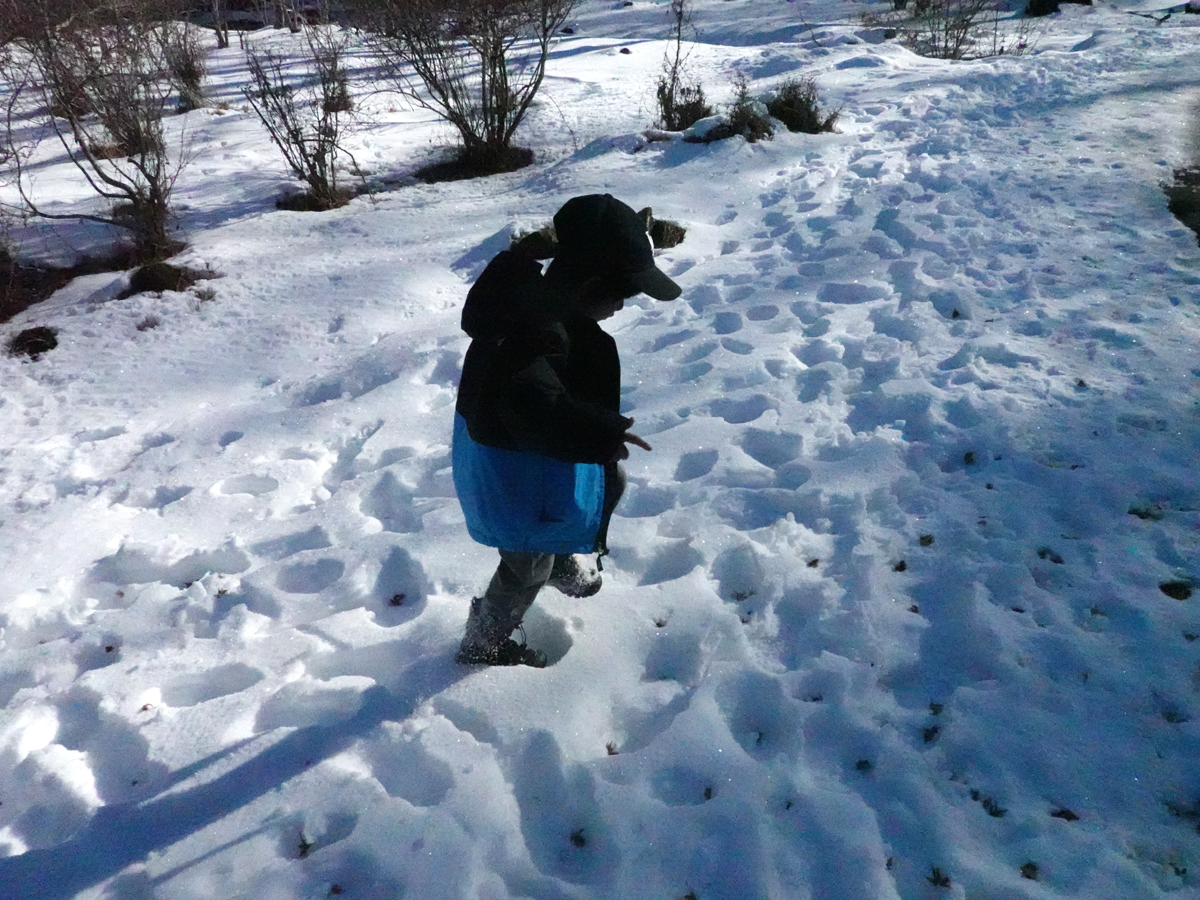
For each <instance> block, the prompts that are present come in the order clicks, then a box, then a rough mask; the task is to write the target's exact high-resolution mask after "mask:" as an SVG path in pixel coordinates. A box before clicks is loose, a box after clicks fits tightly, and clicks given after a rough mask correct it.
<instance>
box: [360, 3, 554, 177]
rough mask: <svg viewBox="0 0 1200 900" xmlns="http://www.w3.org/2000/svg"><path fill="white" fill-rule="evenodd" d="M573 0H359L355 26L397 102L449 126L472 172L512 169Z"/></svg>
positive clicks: (462, 156)
mask: <svg viewBox="0 0 1200 900" xmlns="http://www.w3.org/2000/svg"><path fill="white" fill-rule="evenodd" d="M573 5H574V0H359V2H358V3H356V4H355V9H354V17H355V21H356V22H357V23H358V24H359V25H360V26H361V27H362V28H363V29H364V31H365V32H366V34H367V36H368V41H369V42H370V44H371V45H372V47H373V48H374V50H375V51H376V53H377V55H378V57H379V59H380V61H381V63H382V65H383V70H384V72H385V73H386V74H387V76H388V77H389V79H390V81H391V83H392V84H393V86H394V87H395V89H396V90H397V91H398V92H399V93H400V94H402V95H403V96H404V97H406V98H407V99H409V100H410V101H412V102H413V103H415V104H417V105H418V106H421V107H424V108H425V109H428V110H431V111H432V112H434V113H436V114H437V115H438V116H440V117H442V118H443V119H445V120H446V121H447V122H449V123H450V124H451V125H452V126H453V127H454V128H455V130H456V131H457V132H458V134H459V137H460V139H461V141H462V150H461V159H462V161H463V162H464V163H466V164H468V165H470V166H474V167H476V168H477V169H478V171H479V172H480V173H483V172H487V171H498V170H503V169H505V168H511V167H512V160H513V158H514V152H513V151H514V150H515V148H512V146H511V144H512V140H513V136H514V134H515V133H516V130H517V128H518V126H520V124H521V122H522V120H523V119H524V118H525V115H526V113H528V111H529V107H530V104H531V103H532V102H533V98H534V96H535V95H536V94H537V91H538V89H539V88H540V87H541V84H542V79H543V77H544V76H545V72H546V59H547V57H548V56H549V53H550V44H551V41H552V39H553V38H554V35H555V34H556V33H557V32H558V31H559V29H560V28H562V26H563V24H564V23H565V22H566V19H567V16H568V15H570V12H571V9H572V7H573Z"/></svg>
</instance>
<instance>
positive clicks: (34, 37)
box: [0, 0, 185, 257]
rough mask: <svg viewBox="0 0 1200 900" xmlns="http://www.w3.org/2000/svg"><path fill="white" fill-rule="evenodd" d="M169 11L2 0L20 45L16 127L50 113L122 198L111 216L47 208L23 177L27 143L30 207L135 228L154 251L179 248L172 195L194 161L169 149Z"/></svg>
mask: <svg viewBox="0 0 1200 900" xmlns="http://www.w3.org/2000/svg"><path fill="white" fill-rule="evenodd" d="M165 9H168V7H166V6H164V5H163V3H158V2H152V0H144V2H143V0H110V3H108V4H96V3H89V2H86V0H0V22H3V23H5V24H4V25H2V26H0V29H2V30H4V31H6V32H8V33H11V34H12V35H13V44H14V45H15V46H16V47H17V48H18V52H15V53H14V54H13V55H12V56H11V57H10V64H9V65H8V66H7V71H6V73H5V74H6V76H7V78H8V81H9V83H10V84H11V85H12V86H13V89H12V91H11V93H10V95H9V98H8V99H9V102H8V106H7V110H6V111H7V114H8V115H7V120H6V123H7V133H8V134H9V135H12V134H13V133H14V131H13V125H14V121H15V119H16V118H19V117H22V116H32V117H35V118H36V115H37V112H38V110H41V111H42V115H43V118H44V120H45V121H44V123H43V124H44V125H46V126H47V127H48V130H49V131H50V133H52V134H53V135H54V136H55V137H56V138H57V139H58V140H59V141H60V142H61V143H62V145H63V147H64V148H65V149H66V151H67V153H68V155H69V156H70V159H71V161H72V162H73V163H74V164H75V166H76V167H77V168H78V170H79V171H80V173H81V174H82V175H83V176H84V178H85V179H86V180H87V182H88V183H89V184H90V186H91V187H92V188H93V190H95V192H96V193H97V194H99V195H100V196H101V197H103V198H105V199H107V200H109V201H111V202H112V203H113V204H114V210H113V212H112V213H111V214H109V215H100V214H95V215H92V214H75V213H70V214H54V213H49V212H47V211H45V210H44V209H42V208H41V207H40V206H39V205H38V204H37V202H36V200H35V199H34V198H33V197H32V195H31V193H30V190H29V184H28V180H27V179H26V178H25V177H23V176H24V175H25V174H26V173H25V172H24V171H23V168H24V163H25V160H26V158H27V155H28V152H29V151H30V150H31V148H28V147H27V148H25V152H18V153H16V154H14V157H13V159H14V161H15V168H16V173H15V174H16V181H17V184H18V187H19V188H20V191H21V197H22V200H23V203H24V206H25V208H26V209H27V211H29V212H31V213H32V214H34V215H36V216H41V217H44V218H51V219H63V218H70V219H79V218H82V219H91V220H94V221H99V222H105V223H107V224H111V225H116V226H119V227H122V228H126V229H128V230H129V231H131V232H132V233H133V234H134V236H135V239H136V241H137V244H138V247H139V248H140V251H141V253H142V254H143V255H145V256H147V257H161V256H164V255H168V254H169V253H171V252H173V251H174V250H175V249H176V248H177V246H178V245H177V244H175V243H173V242H172V241H171V240H170V238H169V236H168V226H169V220H170V195H171V190H172V188H173V186H174V183H175V179H176V178H177V177H178V174H179V171H180V169H181V168H182V166H183V164H184V162H185V154H184V153H183V152H182V148H180V151H179V152H177V153H175V154H172V153H170V152H169V151H168V147H167V143H166V138H165V136H164V133H163V126H162V117H163V114H164V113H165V111H166V110H167V108H168V107H169V105H170V95H171V84H170V72H169V69H168V66H167V64H166V62H165V60H164V56H163V53H162V45H161V42H160V40H159V33H160V30H161V24H162V21H163V14H164V10H165ZM14 23H15V24H14ZM117 207H120V209H121V211H120V212H118V210H117Z"/></svg>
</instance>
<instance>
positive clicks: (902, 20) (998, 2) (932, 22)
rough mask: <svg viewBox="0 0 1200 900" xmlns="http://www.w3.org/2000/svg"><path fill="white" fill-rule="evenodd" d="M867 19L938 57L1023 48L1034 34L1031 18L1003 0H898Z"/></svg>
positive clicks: (993, 53) (1020, 50)
mask: <svg viewBox="0 0 1200 900" xmlns="http://www.w3.org/2000/svg"><path fill="white" fill-rule="evenodd" d="M868 18H869V19H870V21H871V23H872V24H881V25H886V26H887V27H889V28H894V29H896V30H897V32H898V33H899V35H900V40H901V42H902V43H903V44H904V45H905V46H907V47H908V48H909V49H911V50H912V51H913V52H914V53H919V54H921V55H922V56H929V57H933V58H936V59H976V58H980V57H989V56H1003V55H1006V54H1010V55H1016V54H1021V53H1026V52H1028V51H1029V50H1030V49H1031V48H1032V46H1033V44H1034V43H1035V40H1036V37H1037V33H1038V28H1037V26H1036V25H1035V24H1034V20H1032V19H1029V18H1026V17H1024V16H1016V17H1013V16H1010V15H1009V14H1008V13H1007V11H1006V4H1005V0H916V2H914V3H912V4H909V3H908V2H899V0H897V2H896V4H895V11H894V12H890V13H885V14H882V15H874V16H870V17H868Z"/></svg>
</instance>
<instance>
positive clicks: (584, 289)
mask: <svg viewBox="0 0 1200 900" xmlns="http://www.w3.org/2000/svg"><path fill="white" fill-rule="evenodd" d="M635 294H637V290H636V289H634V288H633V287H632V286H631V285H626V284H621V283H618V282H614V281H613V280H611V279H608V278H605V277H603V276H600V275H597V276H595V277H593V278H589V279H588V280H587V281H585V282H584V283H583V284H582V285H581V286H580V288H579V292H578V294H577V295H576V298H575V305H576V308H577V309H578V310H579V311H580V312H581V313H583V315H585V316H587V317H588V318H589V319H594V320H595V321H597V322H603V321H604V320H605V319H608V318H611V317H612V316H613V315H615V314H616V313H617V312H619V311H620V310H621V309H623V308H624V306H625V301H626V300H627V299H628V298H630V297H632V296H634V295H635Z"/></svg>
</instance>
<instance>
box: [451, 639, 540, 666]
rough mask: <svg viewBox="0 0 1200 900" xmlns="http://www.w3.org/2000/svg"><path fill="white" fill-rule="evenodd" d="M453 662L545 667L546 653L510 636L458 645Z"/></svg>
mask: <svg viewBox="0 0 1200 900" xmlns="http://www.w3.org/2000/svg"><path fill="white" fill-rule="evenodd" d="M454 659H455V662H458V663H460V664H462V665H464V666H532V667H533V668H535V669H544V668H546V654H545V653H543V652H542V651H541V650H535V649H533V648H532V647H527V646H526V645H524V644H518V643H517V642H516V641H514V640H513V639H512V638H505V639H504V640H502V641H501V642H500V643H498V644H472V645H471V646H469V647H460V648H459V649H458V655H457V656H455V657H454Z"/></svg>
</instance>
